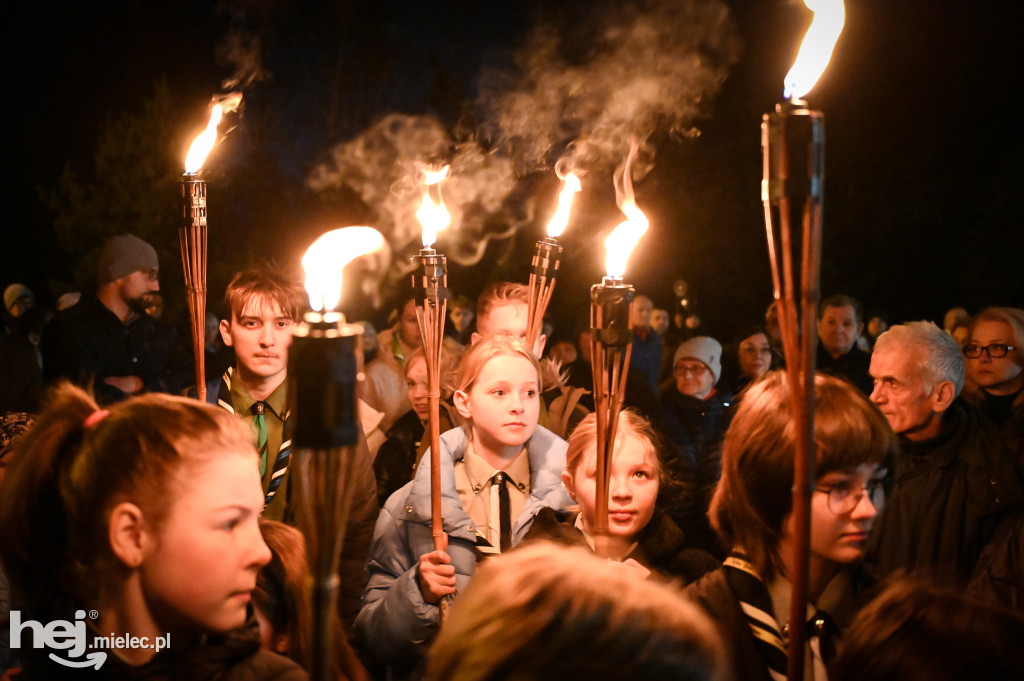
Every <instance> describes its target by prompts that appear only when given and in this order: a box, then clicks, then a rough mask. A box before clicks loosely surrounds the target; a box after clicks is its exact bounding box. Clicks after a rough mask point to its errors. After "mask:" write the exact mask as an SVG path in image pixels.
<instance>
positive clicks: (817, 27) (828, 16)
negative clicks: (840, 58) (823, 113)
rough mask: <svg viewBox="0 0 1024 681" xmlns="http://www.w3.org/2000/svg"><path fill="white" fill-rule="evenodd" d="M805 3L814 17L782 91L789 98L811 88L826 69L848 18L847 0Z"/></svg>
mask: <svg viewBox="0 0 1024 681" xmlns="http://www.w3.org/2000/svg"><path fill="white" fill-rule="evenodd" d="M804 4H805V5H807V9H809V10H811V11H812V12H814V18H813V19H812V20H811V26H810V28H808V29H807V34H806V35H805V36H804V41H803V43H801V45H800V51H799V52H798V53H797V55H796V61H794V62H793V67H792V68H791V69H790V70H789V73H787V74H786V81H785V85H784V87H783V93H782V94H783V96H784V97H785V98H786V99H800V98H802V97H803V96H804V95H806V94H807V93H808V92H810V91H811V88H813V87H814V85H815V84H816V83H817V82H818V79H819V78H820V77H821V74H822V73H824V72H825V67H827V66H828V62H829V60H830V59H831V58H832V50H833V48H835V46H836V41H837V40H839V34H840V33H842V32H843V24H844V23H845V22H846V8H845V7H844V6H843V0H804Z"/></svg>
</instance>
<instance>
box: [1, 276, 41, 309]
mask: <svg viewBox="0 0 1024 681" xmlns="http://www.w3.org/2000/svg"><path fill="white" fill-rule="evenodd" d="M22 298H35V294H33V293H32V291H30V290H29V288H28V286H25V285H24V284H18V283H14V284H11V285H10V286H8V287H7V288H6V289H4V307H5V308H7V311H8V312H10V311H11V308H12V307H14V304H15V303H16V302H18V301H19V300H21V299H22Z"/></svg>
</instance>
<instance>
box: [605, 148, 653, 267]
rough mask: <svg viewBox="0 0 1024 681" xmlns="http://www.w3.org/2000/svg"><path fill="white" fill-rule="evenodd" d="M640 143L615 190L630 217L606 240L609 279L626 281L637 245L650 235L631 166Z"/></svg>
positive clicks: (628, 159)
mask: <svg viewBox="0 0 1024 681" xmlns="http://www.w3.org/2000/svg"><path fill="white" fill-rule="evenodd" d="M636 152H637V143H636V141H635V140H634V142H633V144H632V145H631V146H630V148H629V155H628V156H626V164H625V167H624V168H623V171H622V180H621V186H618V187H616V188H615V190H616V191H615V193H616V196H617V197H618V202H619V209H620V210H621V211H622V212H623V214H624V215H625V216H626V221H625V222H620V223H619V225H618V226H617V227H616V228H615V229H613V230H612V233H611V234H609V235H608V238H607V239H605V242H604V245H605V249H606V252H607V255H606V256H605V269H606V270H607V273H608V276H609V277H615V278H617V279H620V278H622V275H624V274H625V273H626V263H627V262H629V256H630V254H631V253H632V252H633V249H634V248H635V247H636V245H637V243H639V241H640V237H642V236H643V235H644V234H645V233H646V232H647V227H648V226H649V225H650V223H649V222H648V220H647V216H645V215H644V214H643V212H642V211H641V210H640V208H639V207H637V205H636V196H635V194H634V193H633V178H632V175H631V174H630V173H631V170H630V167H631V166H632V165H633V159H634V158H636Z"/></svg>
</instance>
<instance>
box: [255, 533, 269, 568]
mask: <svg viewBox="0 0 1024 681" xmlns="http://www.w3.org/2000/svg"><path fill="white" fill-rule="evenodd" d="M271 557H272V556H271V553H270V547H269V546H267V542H265V541H263V534H262V533H261V532H260V528H259V526H258V525H257V526H256V536H255V537H254V541H253V545H252V557H251V562H250V565H252V566H254V567H263V566H264V565H266V564H267V563H269V562H270V559H271Z"/></svg>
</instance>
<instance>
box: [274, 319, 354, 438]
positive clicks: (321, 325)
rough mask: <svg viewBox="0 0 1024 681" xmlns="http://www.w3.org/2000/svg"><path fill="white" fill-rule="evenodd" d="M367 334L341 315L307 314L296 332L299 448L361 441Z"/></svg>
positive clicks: (293, 365) (293, 387)
mask: <svg viewBox="0 0 1024 681" xmlns="http://www.w3.org/2000/svg"><path fill="white" fill-rule="evenodd" d="M362 333H363V329H362V327H361V326H359V325H358V324H346V323H345V317H344V316H343V315H341V314H340V313H337V312H328V313H320V312H307V313H306V316H305V319H304V320H303V322H302V323H301V324H299V325H298V327H297V328H296V330H295V336H294V338H293V340H292V345H291V348H290V350H289V361H288V375H289V380H290V385H289V390H290V391H291V394H292V395H291V396H292V398H293V399H292V400H291V405H292V414H293V418H294V419H295V436H294V446H295V447H296V448H298V449H332V448H337V447H344V446H346V445H354V444H356V443H357V442H358V441H359V428H360V425H359V418H358V413H357V401H356V386H357V381H358V377H359V373H360V371H361V364H362Z"/></svg>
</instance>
